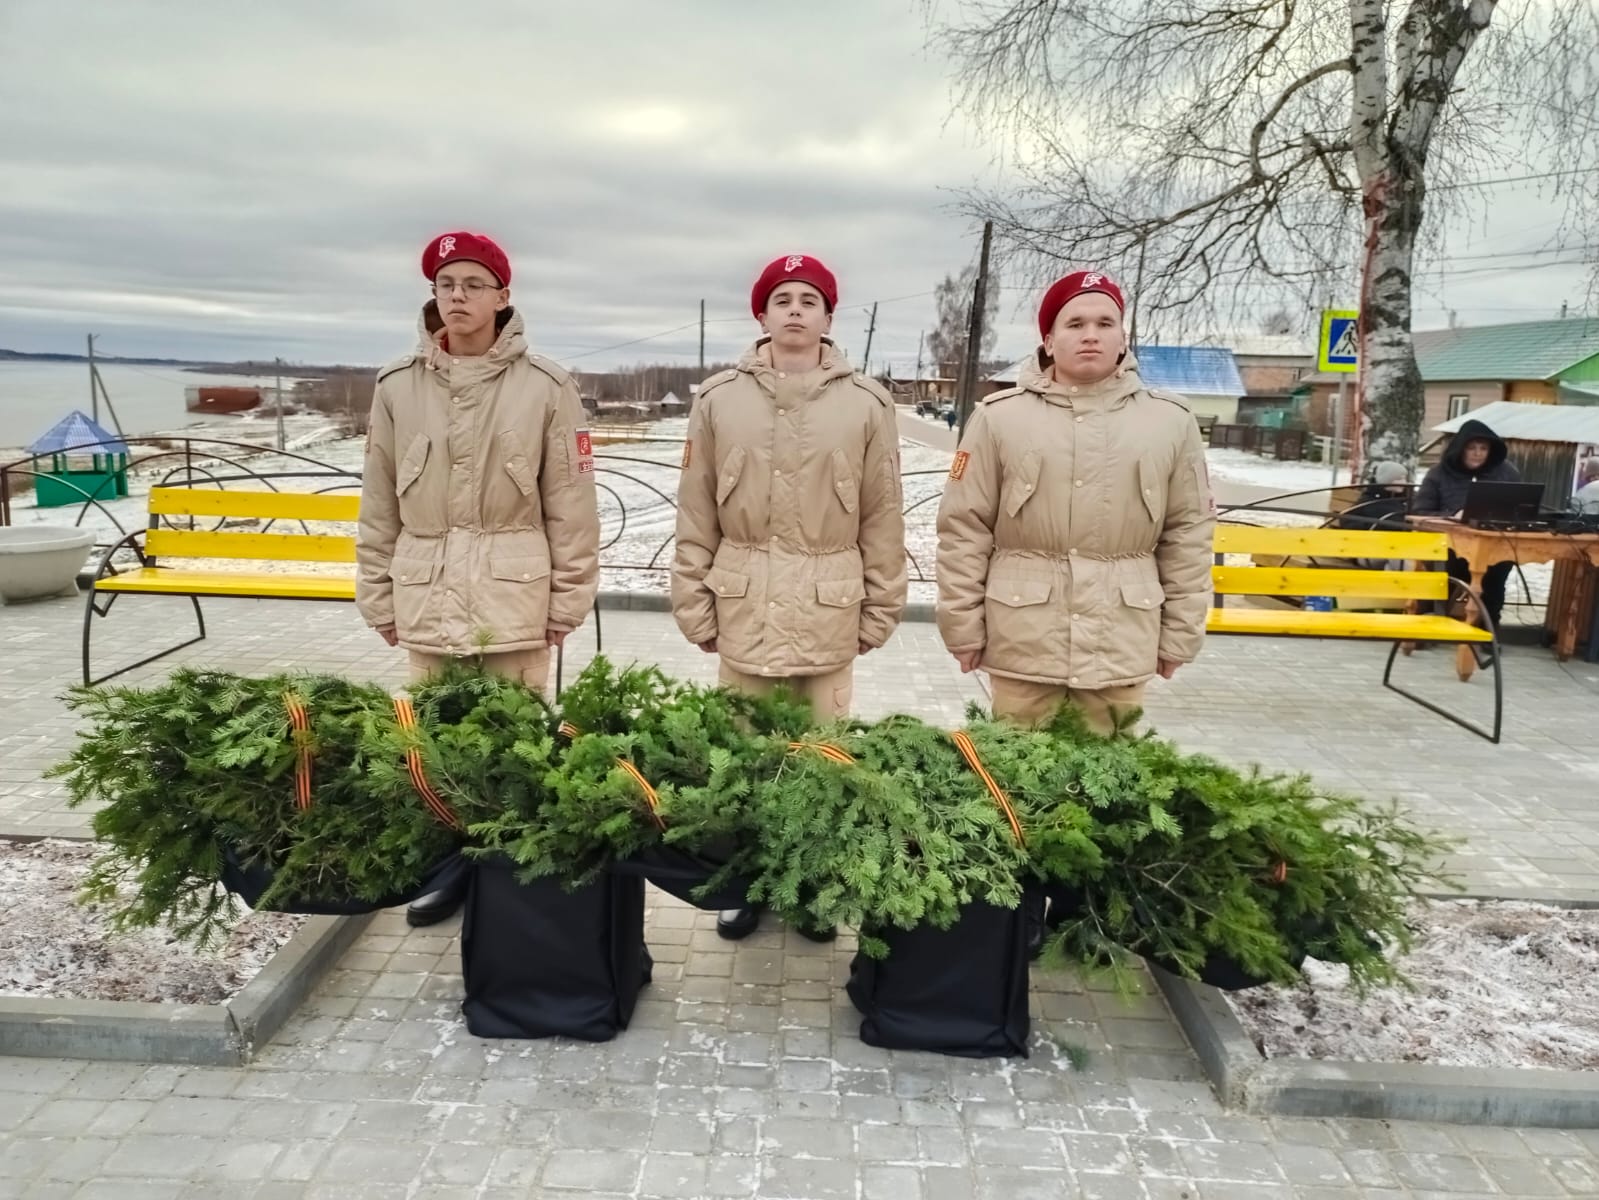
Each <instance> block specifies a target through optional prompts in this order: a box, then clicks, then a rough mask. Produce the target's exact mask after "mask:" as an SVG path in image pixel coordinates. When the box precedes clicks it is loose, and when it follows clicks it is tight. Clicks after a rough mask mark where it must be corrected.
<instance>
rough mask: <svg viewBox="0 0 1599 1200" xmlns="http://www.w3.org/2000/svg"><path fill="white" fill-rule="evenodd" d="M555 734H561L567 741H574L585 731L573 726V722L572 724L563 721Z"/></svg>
mask: <svg viewBox="0 0 1599 1200" xmlns="http://www.w3.org/2000/svg"><path fill="white" fill-rule="evenodd" d="M555 732H556V733H558V734H560V735H561V736H562V737H564V738H565V739H566V740H567V741H572V740H573V739H574V738H576V737H577V736H578V734H580V733H582V732H583V731H582V730H581V729H579V728H578V727H577V726H576V725H574V724H572V722H570V721H562V722H561V723H560V724H559V725H557V726H556V727H555Z"/></svg>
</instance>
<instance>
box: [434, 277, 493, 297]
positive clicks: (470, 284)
mask: <svg viewBox="0 0 1599 1200" xmlns="http://www.w3.org/2000/svg"><path fill="white" fill-rule="evenodd" d="M457 289H459V290H460V291H462V292H465V293H466V298H467V299H468V300H476V299H477V298H478V297H479V296H481V295H482V294H483V293H484V292H497V291H499V290H500V289H499V287H498V285H496V284H492V283H487V282H485V281H484V280H481V279H460V280H456V279H436V280H434V281H433V294H434V295H435V296H437V297H439V298H440V299H443V298H444V297H445V296H448V295H449V294H450V293H451V292H454V291H456V290H457Z"/></svg>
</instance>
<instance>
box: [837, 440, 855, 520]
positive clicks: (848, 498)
mask: <svg viewBox="0 0 1599 1200" xmlns="http://www.w3.org/2000/svg"><path fill="white" fill-rule="evenodd" d="M833 491H834V493H835V494H836V495H837V496H838V501H839V503H840V504H842V505H843V506H844V511H845V512H854V511H855V506H856V505H857V504H859V503H860V497H861V485H860V482H859V481H858V480H857V479H856V478H855V472H854V471H852V470H850V465H849V459H848V458H846V457H845V456H844V452H843V451H842V450H834V451H833Z"/></svg>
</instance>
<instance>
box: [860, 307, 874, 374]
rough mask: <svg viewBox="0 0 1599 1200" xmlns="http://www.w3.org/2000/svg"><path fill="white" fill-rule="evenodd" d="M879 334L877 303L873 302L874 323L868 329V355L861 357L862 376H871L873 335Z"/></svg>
mask: <svg viewBox="0 0 1599 1200" xmlns="http://www.w3.org/2000/svg"><path fill="white" fill-rule="evenodd" d="M876 332H877V301H876V300H873V301H872V323H871V324H870V325H868V326H867V327H866V353H865V354H863V355H861V374H862V375H870V374H871V370H870V367H871V362H872V334H874V333H876Z"/></svg>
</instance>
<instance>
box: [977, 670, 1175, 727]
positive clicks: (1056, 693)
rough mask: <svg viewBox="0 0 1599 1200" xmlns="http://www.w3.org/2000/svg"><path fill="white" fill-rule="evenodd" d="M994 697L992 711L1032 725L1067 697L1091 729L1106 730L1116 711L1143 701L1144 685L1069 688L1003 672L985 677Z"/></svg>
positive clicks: (1048, 715)
mask: <svg viewBox="0 0 1599 1200" xmlns="http://www.w3.org/2000/svg"><path fill="white" fill-rule="evenodd" d="M988 687H989V691H990V692H991V693H992V694H993V698H994V715H995V716H996V717H1002V718H1004V719H1005V720H1007V721H1010V722H1012V723H1013V724H1016V725H1025V726H1028V727H1030V728H1031V727H1035V726H1038V725H1042V724H1044V723H1045V722H1047V721H1048V720H1049V719H1050V718H1051V717H1053V716H1054V715H1055V710H1056V709H1058V708H1059V707H1060V706H1061V702H1062V701H1070V702H1071V704H1072V705H1073V706H1074V707H1076V708H1077V709H1078V710H1079V711H1080V712H1081V713H1082V714H1083V720H1084V721H1086V722H1087V723H1088V727H1089V728H1090V729H1092V730H1093V731H1094V732H1095V733H1099V734H1109V733H1111V732H1112V731H1113V730H1114V729H1115V728H1116V717H1117V715H1118V714H1119V713H1123V712H1126V711H1127V710H1128V709H1131V708H1138V707H1139V706H1140V705H1142V704H1143V702H1144V685H1143V684H1141V683H1130V684H1126V685H1124V686H1122V687H1108V688H1093V689H1088V688H1069V687H1066V686H1064V685H1061V684H1054V683H1038V682H1035V681H1034V680H1031V679H1011V678H1009V677H1008V676H1005V675H990V676H989V677H988Z"/></svg>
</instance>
